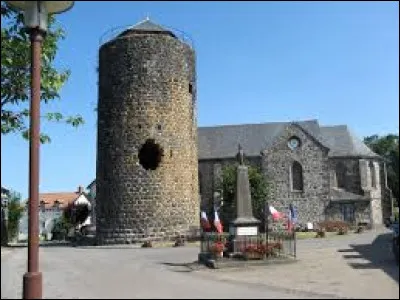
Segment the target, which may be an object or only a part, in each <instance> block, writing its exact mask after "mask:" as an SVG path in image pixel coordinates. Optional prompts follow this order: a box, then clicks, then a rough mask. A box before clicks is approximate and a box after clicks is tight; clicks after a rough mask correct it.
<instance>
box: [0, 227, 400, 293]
mask: <svg viewBox="0 0 400 300" xmlns="http://www.w3.org/2000/svg"><path fill="white" fill-rule="evenodd" d="M382 233H385V232H368V233H364V234H361V235H353V236H348V237H337V238H333V239H332V240H301V241H299V242H298V257H299V262H297V263H294V264H288V265H279V266H277V265H275V266H274V265H272V266H271V265H269V266H268V267H254V268H247V269H244V270H243V269H241V270H238V269H223V270H209V269H205V268H201V267H199V266H197V265H195V264H191V263H193V262H194V261H195V260H196V259H197V253H198V248H196V247H184V248H161V249H135V248H132V247H128V246H121V247H117V246H116V247H107V248H93V247H86V248H69V247H43V248H41V271H42V272H43V277H44V291H43V294H44V295H43V296H44V297H45V298H53V299H54V298H58V299H60V298H70V299H71V298H73V299H79V298H86V299H88V298H101V299H105V298H109V299H110V298H114V299H115V298H125V299H127V298H131V299H134V298H164V299H165V298H215V297H217V298H218V297H219V298H225V299H226V298H233V299H239V298H247V299H249V298H252V299H255V298H259V299H260V298H264V299H268V298H282V299H290V298H303V299H306V298H307V299H317V298H319V299H321V298H325V299H328V298H356V297H361V298H375V297H377V298H386V299H388V298H392V299H395V298H397V299H398V293H399V285H398V271H399V270H398V267H397V266H396V265H395V264H394V261H393V259H392V256H391V253H390V250H389V237H388V236H387V235H385V234H383V235H379V234H382ZM372 246H373V247H372ZM371 247H372V248H371ZM377 249H380V250H379V251H377ZM339 251H340V252H339ZM1 260H2V264H1V298H2V299H12V298H14V299H15V298H21V285H22V275H23V273H24V271H25V267H26V249H21V248H19V249H14V250H13V251H12V253H10V254H8V255H6V256H4V257H3V255H2V258H1ZM396 274H397V278H396Z"/></svg>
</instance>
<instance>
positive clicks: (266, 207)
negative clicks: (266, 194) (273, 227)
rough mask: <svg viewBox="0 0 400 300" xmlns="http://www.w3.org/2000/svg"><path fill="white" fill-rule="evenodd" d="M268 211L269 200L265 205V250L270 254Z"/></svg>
mask: <svg viewBox="0 0 400 300" xmlns="http://www.w3.org/2000/svg"><path fill="white" fill-rule="evenodd" d="M268 212H269V204H268V201H266V202H265V207H264V231H265V251H266V256H267V255H268V239H269V235H268V231H269V229H268V215H269V214H268Z"/></svg>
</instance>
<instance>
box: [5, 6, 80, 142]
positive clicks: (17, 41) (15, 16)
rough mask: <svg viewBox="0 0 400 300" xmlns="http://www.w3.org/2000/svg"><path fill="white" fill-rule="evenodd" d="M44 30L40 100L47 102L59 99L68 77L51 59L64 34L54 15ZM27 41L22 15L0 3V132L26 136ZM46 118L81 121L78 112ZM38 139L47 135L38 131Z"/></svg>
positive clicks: (48, 114) (45, 140)
mask: <svg viewBox="0 0 400 300" xmlns="http://www.w3.org/2000/svg"><path fill="white" fill-rule="evenodd" d="M48 25H49V28H48V32H47V35H46V38H45V40H44V42H43V47H42V70H41V76H42V78H41V101H42V102H44V103H49V102H50V101H52V100H55V99H59V98H60V95H59V92H60V90H61V88H62V86H63V85H64V84H65V82H66V81H67V80H68V78H69V75H70V71H69V70H57V69H56V68H55V66H54V59H55V56H56V53H57V43H58V41H59V40H60V39H63V38H64V37H65V32H64V30H63V29H62V28H61V27H59V26H57V25H56V22H55V18H54V16H50V17H49V20H48ZM29 92H30V41H29V36H28V35H27V34H26V32H25V29H24V26H23V15H22V14H21V13H18V12H15V11H13V10H12V9H11V8H10V7H9V6H8V4H6V3H5V2H4V1H2V2H1V134H2V135H3V134H8V133H20V134H21V135H22V136H23V137H24V138H25V139H27V138H28V137H29V130H28V118H29V109H28V105H27V104H28V102H29V99H30V96H29ZM42 118H43V119H45V120H48V121H56V122H66V123H67V124H70V125H72V126H74V127H77V126H78V125H80V124H83V122H84V121H83V118H82V117H81V116H80V115H76V116H64V115H63V114H62V113H60V112H49V113H46V114H45V115H42ZM41 142H42V143H45V142H50V137H49V136H48V135H46V134H44V133H42V134H41Z"/></svg>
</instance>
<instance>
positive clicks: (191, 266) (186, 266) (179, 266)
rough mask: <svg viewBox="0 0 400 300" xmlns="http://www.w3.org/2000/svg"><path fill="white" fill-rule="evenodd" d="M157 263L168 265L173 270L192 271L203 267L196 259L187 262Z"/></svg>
mask: <svg viewBox="0 0 400 300" xmlns="http://www.w3.org/2000/svg"><path fill="white" fill-rule="evenodd" d="M159 264H161V265H164V266H167V267H169V269H170V270H171V271H174V272H193V271H196V270H199V269H201V268H202V267H203V266H202V265H201V264H199V263H198V261H197V260H196V261H193V262H189V263H171V262H160V263H159Z"/></svg>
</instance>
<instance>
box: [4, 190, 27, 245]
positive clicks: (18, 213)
mask: <svg viewBox="0 0 400 300" xmlns="http://www.w3.org/2000/svg"><path fill="white" fill-rule="evenodd" d="M23 213H24V206H23V205H21V195H20V194H19V193H16V192H11V193H10V198H9V200H8V224H7V225H8V230H7V231H8V240H9V241H12V240H13V239H15V238H16V237H17V234H18V230H19V221H20V220H21V217H22V215H23Z"/></svg>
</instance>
